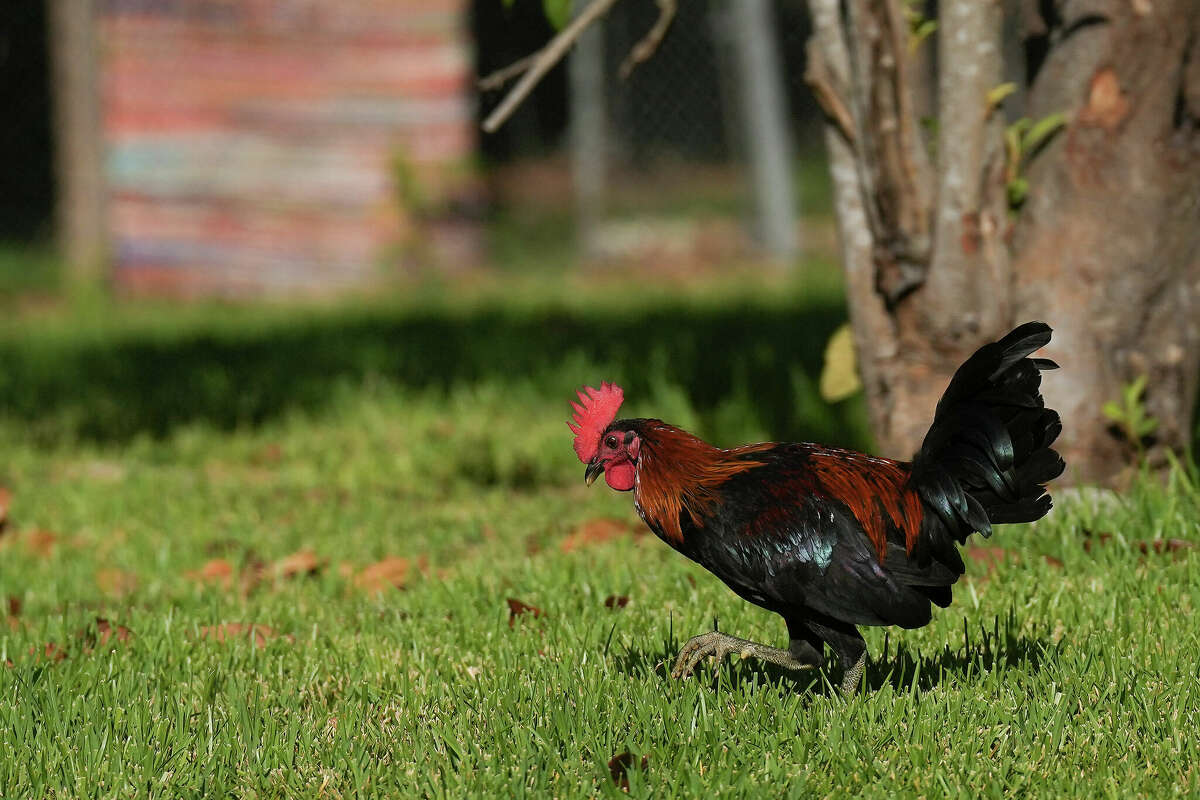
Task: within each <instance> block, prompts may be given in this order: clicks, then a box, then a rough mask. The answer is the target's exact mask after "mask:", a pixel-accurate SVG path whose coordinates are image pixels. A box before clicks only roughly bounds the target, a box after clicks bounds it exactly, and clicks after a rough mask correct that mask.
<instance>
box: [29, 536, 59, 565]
mask: <svg viewBox="0 0 1200 800" xmlns="http://www.w3.org/2000/svg"><path fill="white" fill-rule="evenodd" d="M58 538H59V537H58V535H57V534H55V533H51V532H50V531H44V530H41V529H38V530H35V531H31V532H30V533H29V534H28V535H27V536H26V537H25V546H26V547H28V548H29V550H30V552H32V553H34V554H36V555H39V556H41V557H42V558H49V557H50V556H52V555H53V554H54V546H55V545H56V544H57V543H58Z"/></svg>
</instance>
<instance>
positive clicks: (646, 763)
mask: <svg viewBox="0 0 1200 800" xmlns="http://www.w3.org/2000/svg"><path fill="white" fill-rule="evenodd" d="M649 767H650V756H642V760H641V761H640V762H639V761H638V757H637V756H635V755H634V754H633V753H630V752H624V753H618V754H617V755H615V756H613V757H612V758H611V759H609V762H608V774H609V775H611V776H612V780H613V783H615V784H616V785H617V786H619V787H620V788H621V791H623V792H628V791H629V771H630V770H631V769H634V768H640V769H641V770H642V771H643V772H645V771H646V770H647V769H649Z"/></svg>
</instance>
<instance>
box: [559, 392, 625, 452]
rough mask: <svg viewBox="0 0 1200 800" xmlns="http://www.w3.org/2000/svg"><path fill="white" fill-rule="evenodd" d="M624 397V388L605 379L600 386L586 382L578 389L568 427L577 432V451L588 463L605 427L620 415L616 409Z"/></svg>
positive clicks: (572, 404)
mask: <svg viewBox="0 0 1200 800" xmlns="http://www.w3.org/2000/svg"><path fill="white" fill-rule="evenodd" d="M624 400H625V392H624V391H622V390H621V387H620V386H617V385H616V384H615V383H608V382H607V381H603V382H601V384H600V388H599V389H593V388H592V387H591V386H585V387H583V388H582V389H580V390H579V402H578V403H575V402H572V403H571V408H573V409H575V413H574V414H572V415H571V419H572V421H571V422H568V423H567V427H568V428H570V429H571V432H572V433H574V434H575V455H577V456H579V460H580V461H582V462H584V463H585V464H586V463H587V462H589V461H591V460H592V457H593V456H595V455H596V451H597V450H599V449H600V437H601V436H602V435H603V434H604V429H605V428H607V427H608V426H609V424H610V423H611V422H612V421H613V420H614V419H616V418H617V409H618V408H620V407H621V403H622V401H624Z"/></svg>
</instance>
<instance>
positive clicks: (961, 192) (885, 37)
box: [808, 0, 1200, 483]
mask: <svg viewBox="0 0 1200 800" xmlns="http://www.w3.org/2000/svg"><path fill="white" fill-rule="evenodd" d="M809 5H810V8H811V10H812V14H813V22H814V35H813V40H812V42H810V46H809V71H808V78H809V81H810V83H811V84H812V86H813V88H814V91H815V92H816V94H817V96H818V99H820V100H821V103H822V106H823V108H824V109H825V111H826V114H827V120H828V121H827V133H826V140H827V143H828V145H829V156H830V166H831V170H832V174H833V183H834V192H835V209H836V211H837V214H838V219H839V230H840V232H841V242H842V257H843V260H844V262H845V269H846V274H847V288H848V293H849V298H850V312H851V319H852V322H853V325H854V329H855V341H856V344H857V346H858V351H859V361H860V368H861V370H862V373H863V382H864V385H865V387H866V391H867V399H868V406H869V408H870V412H871V421H872V425H873V428H874V430H875V431H876V434H877V436H878V438H879V443H880V447H881V449H882V450H883V451H884V452H885V453H887V454H889V455H892V456H896V457H901V458H907V457H908V456H910V455H911V454H912V452H913V451H914V450H915V449H916V447H917V446H918V445H919V443H920V440H921V437H922V436H923V435H924V431H925V428H926V427H927V426H928V423H929V420H930V418H931V416H932V412H933V407H934V405H935V404H936V401H937V398H938V397H939V396H940V394H941V392H942V390H943V389H944V388H945V386H946V384H947V383H948V382H949V378H950V376H951V375H952V374H953V370H954V369H955V368H956V367H957V365H958V364H959V363H960V362H961V361H962V360H963V359H964V358H965V357H966V356H967V355H969V354H970V353H971V351H973V350H974V349H975V348H976V347H978V346H979V345H980V344H982V343H983V342H985V341H988V340H990V339H993V338H995V337H997V336H999V335H1002V334H1003V333H1005V332H1006V331H1007V330H1008V329H1009V328H1010V327H1012V326H1013V325H1015V324H1017V323H1020V322H1023V321H1026V320H1029V319H1043V320H1045V321H1046V322H1048V323H1050V325H1051V326H1052V327H1054V328H1055V329H1056V334H1055V339H1054V341H1053V343H1052V344H1051V346H1050V347H1048V348H1047V353H1046V354H1047V355H1048V356H1049V357H1051V358H1054V359H1056V360H1058V361H1059V362H1060V363H1061V364H1062V365H1063V367H1064V369H1063V370H1062V371H1061V372H1058V373H1053V374H1051V375H1050V376H1048V377H1047V378H1046V380H1045V382H1044V385H1043V389H1044V393H1045V395H1046V398H1047V401H1048V403H1049V404H1050V405H1052V406H1053V407H1055V408H1057V409H1058V410H1059V411H1060V412H1061V413H1062V415H1063V419H1064V433H1063V437H1062V439H1061V440H1060V442H1061V450H1062V452H1063V454H1064V456H1065V457H1066V459H1067V463H1068V465H1069V470H1070V472H1069V473H1068V474H1069V476H1071V477H1072V478H1073V479H1075V480H1082V481H1095V482H1101V483H1114V482H1117V481H1119V480H1120V478H1121V476H1122V472H1123V470H1124V468H1125V465H1126V464H1128V462H1129V460H1130V458H1131V457H1132V455H1133V454H1134V452H1135V448H1134V447H1133V446H1132V443H1130V442H1127V441H1125V440H1124V439H1123V438H1122V434H1121V433H1120V432H1119V431H1118V430H1116V428H1115V427H1113V426H1112V425H1111V423H1110V421H1109V420H1108V419H1107V418H1105V416H1104V415H1103V413H1102V411H1101V408H1102V406H1103V404H1104V403H1105V401H1108V400H1116V399H1117V398H1118V397H1119V396H1120V391H1121V387H1122V386H1123V385H1124V384H1126V383H1128V382H1130V381H1132V380H1133V379H1135V378H1136V377H1138V376H1139V375H1143V374H1144V375H1147V376H1148V377H1149V383H1148V390H1147V393H1146V406H1147V410H1148V411H1149V413H1150V414H1152V415H1153V416H1155V417H1156V418H1158V420H1159V426H1158V429H1157V430H1156V431H1155V434H1154V437H1155V438H1154V441H1153V442H1150V443H1149V444H1150V445H1151V447H1150V451H1149V452H1150V455H1151V458H1152V459H1153V458H1156V457H1159V456H1160V455H1161V453H1162V451H1163V450H1165V449H1167V448H1171V449H1181V448H1184V447H1186V446H1187V445H1188V444H1190V439H1191V435H1192V412H1193V409H1194V407H1195V401H1196V391H1197V375H1198V374H1200V359H1198V357H1197V355H1196V354H1197V352H1200V350H1198V348H1197V345H1200V321H1197V317H1198V316H1200V315H1198V313H1197V312H1198V311H1200V4H1198V3H1197V2H1196V0H1173V1H1168V0H1154V1H1153V2H1151V0H1091V2H1082V1H1081V0H1072V2H1066V0H1060V1H1058V2H1033V1H1032V0H1029V2H1027V4H1026V5H1027V10H1026V12H1025V14H1026V20H1025V24H1026V31H1027V38H1026V42H1025V44H1026V51H1027V58H1026V62H1027V65H1028V75H1027V83H1028V86H1027V93H1026V96H1025V102H1026V108H1027V109H1028V114H1029V116H1030V118H1031V119H1032V120H1033V121H1034V122H1036V121H1038V120H1040V119H1043V118H1045V117H1047V116H1049V115H1051V114H1054V113H1060V112H1061V113H1062V114H1064V115H1065V119H1066V125H1065V127H1064V128H1063V129H1062V130H1060V131H1059V132H1058V133H1057V134H1056V135H1055V136H1054V137H1053V138H1051V139H1050V140H1049V142H1048V144H1046V145H1045V146H1044V147H1041V148H1040V149H1039V150H1038V152H1034V153H1024V154H1021V155H1019V156H1018V157H1017V158H1016V159H1015V160H1014V159H1013V158H1012V156H1011V154H1008V153H1006V150H1005V147H1004V121H1003V116H1002V114H1001V112H1000V110H999V109H997V108H996V106H995V103H994V102H989V92H990V91H991V90H992V89H993V88H995V87H996V86H998V85H999V84H1000V83H1002V81H1003V76H1004V74H1005V69H1004V64H1003V60H1002V52H1003V51H1002V30H1003V22H1004V20H1003V19H1002V9H1003V4H1001V3H998V2H978V0H942V2H941V4H940V18H939V20H938V33H937V47H938V58H937V62H938V64H939V68H940V70H939V81H938V102H937V108H938V121H939V124H938V126H937V137H936V138H937V141H936V148H935V150H936V154H937V159H936V160H937V164H936V168H935V167H931V166H930V164H929V158H928V155H927V153H928V150H927V146H926V144H925V143H924V142H922V140H921V137H920V135H919V130H920V125H919V124H920V120H918V119H917V118H916V115H915V112H914V111H913V108H914V98H915V97H917V92H918V89H919V87H917V86H915V85H914V84H915V81H914V79H913V77H912V70H911V69H910V68H909V66H908V65H910V64H911V63H912V62H913V58H914V57H913V55H912V53H911V51H910V50H911V48H910V46H909V26H908V21H907V19H906V18H905V16H904V14H903V11H904V9H903V3H902V0H810V3H809ZM923 46H924V47H929V46H932V45H931V43H930V42H926V43H925V44H924V45H923ZM994 99H995V97H994V96H993V97H992V100H994ZM1014 177H1020V178H1024V179H1025V180H1026V181H1028V185H1029V187H1030V188H1029V194H1028V199H1027V201H1026V202H1025V203H1024V205H1023V206H1022V207H1021V208H1020V209H1019V210H1013V209H1010V208H1009V198H1008V193H1007V185H1008V183H1009V181H1010V180H1012V179H1013V178H1014Z"/></svg>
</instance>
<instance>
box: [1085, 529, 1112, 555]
mask: <svg viewBox="0 0 1200 800" xmlns="http://www.w3.org/2000/svg"><path fill="white" fill-rule="evenodd" d="M1112 538H1113V535H1112V534H1111V533H1109V532H1108V531H1100V532H1099V533H1092V531H1090V530H1089V529H1087V528H1084V529H1083V549H1084V550H1085V551H1087V552H1089V553H1090V552H1092V541H1093V540H1094V541H1096V542H1098V543H1099V544H1108V543H1109V542H1111V541H1112Z"/></svg>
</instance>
